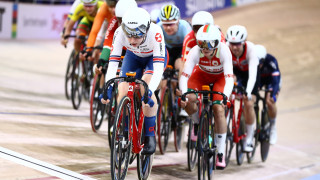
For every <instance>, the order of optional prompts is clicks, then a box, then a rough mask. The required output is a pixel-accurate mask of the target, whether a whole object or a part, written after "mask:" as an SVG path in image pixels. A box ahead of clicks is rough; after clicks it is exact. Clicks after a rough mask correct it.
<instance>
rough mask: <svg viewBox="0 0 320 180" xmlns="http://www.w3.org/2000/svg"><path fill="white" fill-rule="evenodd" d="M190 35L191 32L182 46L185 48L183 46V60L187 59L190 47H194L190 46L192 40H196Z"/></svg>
mask: <svg viewBox="0 0 320 180" xmlns="http://www.w3.org/2000/svg"><path fill="white" fill-rule="evenodd" d="M192 33H193V32H192ZM190 36H191V34H190V33H189V34H188V35H187V36H186V37H185V38H184V40H183V46H182V47H183V48H182V53H181V54H182V61H183V62H185V61H186V58H187V55H188V53H189V51H190V49H191V48H192V47H190V45H191V42H192V41H194V40H195V39H193V38H190Z"/></svg>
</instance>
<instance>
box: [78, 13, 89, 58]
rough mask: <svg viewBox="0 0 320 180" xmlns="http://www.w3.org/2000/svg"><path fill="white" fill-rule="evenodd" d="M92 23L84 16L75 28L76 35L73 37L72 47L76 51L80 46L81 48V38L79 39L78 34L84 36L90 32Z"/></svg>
mask: <svg viewBox="0 0 320 180" xmlns="http://www.w3.org/2000/svg"><path fill="white" fill-rule="evenodd" d="M91 26H92V23H91V22H90V21H89V20H88V19H87V18H86V17H83V18H82V19H81V21H80V23H79V25H78V27H77V30H76V35H77V37H76V38H75V39H74V49H75V50H76V52H77V53H78V52H80V48H81V43H82V42H81V39H79V38H78V37H79V36H86V35H88V34H89V33H90V29H91Z"/></svg>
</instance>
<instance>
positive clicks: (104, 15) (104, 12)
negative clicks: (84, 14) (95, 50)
mask: <svg viewBox="0 0 320 180" xmlns="http://www.w3.org/2000/svg"><path fill="white" fill-rule="evenodd" d="M113 16H114V15H113V14H112V12H110V11H109V6H108V5H107V3H106V2H103V3H102V4H101V7H100V8H99V10H98V13H97V15H96V17H95V18H94V23H93V26H92V29H91V32H90V35H89V38H88V42H87V47H93V46H94V43H95V41H96V38H97V35H98V33H99V30H100V28H101V26H102V24H103V21H104V20H107V21H108V22H109V23H110V21H111V18H112V17H113Z"/></svg>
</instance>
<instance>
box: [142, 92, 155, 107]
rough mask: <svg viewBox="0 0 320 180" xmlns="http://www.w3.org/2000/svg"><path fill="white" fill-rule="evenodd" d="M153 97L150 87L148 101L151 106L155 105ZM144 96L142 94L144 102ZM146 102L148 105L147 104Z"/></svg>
mask: <svg viewBox="0 0 320 180" xmlns="http://www.w3.org/2000/svg"><path fill="white" fill-rule="evenodd" d="M151 97H152V91H151V90H150V89H149V91H148V102H147V104H148V105H149V106H150V107H153V106H154V101H153V100H152V99H151ZM143 100H144V96H142V98H141V101H142V102H143V103H144V101H143ZM147 104H146V105H147Z"/></svg>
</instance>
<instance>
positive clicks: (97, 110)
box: [90, 74, 106, 132]
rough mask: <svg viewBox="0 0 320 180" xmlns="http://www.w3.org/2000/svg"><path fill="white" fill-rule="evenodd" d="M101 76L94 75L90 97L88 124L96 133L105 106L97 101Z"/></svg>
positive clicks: (100, 90)
mask: <svg viewBox="0 0 320 180" xmlns="http://www.w3.org/2000/svg"><path fill="white" fill-rule="evenodd" d="M100 78H101V75H98V74H96V75H95V77H94V79H93V83H92V92H91V96H90V123H91V129H92V131H93V132H97V131H98V130H99V129H100V127H101V125H102V122H103V119H104V114H105V111H106V105H105V104H102V103H101V102H100V101H99V94H100V93H101V92H102V88H100Z"/></svg>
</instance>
